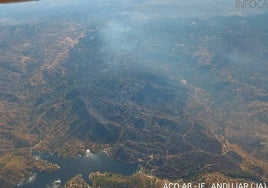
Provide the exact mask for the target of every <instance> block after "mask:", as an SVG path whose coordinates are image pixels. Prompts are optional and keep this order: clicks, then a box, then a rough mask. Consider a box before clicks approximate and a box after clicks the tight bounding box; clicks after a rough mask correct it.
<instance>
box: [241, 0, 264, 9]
mask: <svg viewBox="0 0 268 188" xmlns="http://www.w3.org/2000/svg"><path fill="white" fill-rule="evenodd" d="M236 8H242V9H246V8H268V0H236Z"/></svg>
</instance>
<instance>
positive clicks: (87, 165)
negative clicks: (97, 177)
mask: <svg viewBox="0 0 268 188" xmlns="http://www.w3.org/2000/svg"><path fill="white" fill-rule="evenodd" d="M41 158H42V159H45V160H47V161H49V162H52V163H54V164H58V165H59V166H60V169H59V170H56V171H53V172H51V173H48V172H41V173H36V174H35V175H33V176H32V177H30V178H29V180H28V181H27V183H25V184H23V185H21V186H19V187H20V188H37V187H38V188H57V187H60V186H62V185H64V183H65V182H66V181H68V180H69V179H70V178H72V177H74V176H75V175H77V174H82V175H83V178H84V180H85V181H86V182H87V183H90V180H89V178H88V175H89V174H90V173H92V172H96V171H100V172H112V173H116V174H121V175H130V174H133V173H135V172H136V171H137V169H138V165H137V164H131V163H124V162H121V161H118V160H114V159H112V158H110V157H109V156H107V155H106V154H105V153H103V152H100V153H96V154H92V153H90V152H87V153H86V155H85V156H82V157H75V158H62V157H59V156H58V155H49V154H42V155H41Z"/></svg>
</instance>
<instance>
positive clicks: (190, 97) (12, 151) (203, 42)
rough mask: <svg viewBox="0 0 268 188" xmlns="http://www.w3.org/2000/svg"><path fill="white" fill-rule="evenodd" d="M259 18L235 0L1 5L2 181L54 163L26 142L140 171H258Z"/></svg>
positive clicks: (185, 174)
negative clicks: (102, 155) (105, 157)
mask: <svg viewBox="0 0 268 188" xmlns="http://www.w3.org/2000/svg"><path fill="white" fill-rule="evenodd" d="M267 18H268V14H267V9H265V8H262V9H257V8H252V9H249V8H248V9H241V8H237V7H236V1H234V0H227V1H224V2H221V1H218V0H214V1H212V0H204V1H202V2H200V1H197V0H191V1H175V0H174V1H172V0H168V1H160V0H159V1H149V0H133V1H125V0H124V1H123V0H122V1H116V0H114V1H110V0H109V1H108V0H105V1H104V0H101V1H86V0H82V1H71V0H70V1H63V0H57V1H52V0H43V1H42V0H41V1H38V2H27V3H19V4H6V5H0V49H1V50H0V135H1V136H0V183H1V185H4V186H6V187H12V186H13V185H16V184H18V183H19V182H21V181H22V180H23V179H25V178H27V177H28V176H29V175H31V174H33V173H35V172H39V171H51V170H54V169H57V166H56V165H55V164H51V163H48V162H47V161H45V160H36V159H35V158H34V157H33V153H36V152H50V153H56V152H57V153H58V154H59V155H61V156H64V157H70V156H77V155H78V154H82V155H84V154H85V152H86V150H87V149H88V148H89V149H90V150H91V151H93V152H98V151H103V150H105V151H106V152H108V154H109V155H110V156H111V157H112V158H115V159H119V160H122V161H126V162H134V163H139V165H140V166H141V171H142V174H144V177H147V176H148V175H153V176H155V178H160V179H169V180H170V181H175V180H178V179H184V180H186V181H198V180H200V179H202V178H204V179H206V177H211V176H212V177H214V178H216V179H217V178H219V177H221V178H226V179H228V178H234V179H235V178H237V179H242V180H244V181H258V182H267V180H268V171H267V170H268V159H267V156H268V136H267V135H268V127H267V126H268V116H267V114H268V108H267V106H268V101H267V100H268V92H267V91H268V77H267V75H268V66H267V59H268V50H267V48H268V43H267V41H268V40H267V38H268V36H267V31H268V25H267V24H265V23H266V20H267ZM91 177H92V178H95V179H94V180H96V185H102V184H101V183H103V181H105V178H104V180H103V179H101V178H100V177H106V176H99V174H98V173H97V174H93V175H91ZM110 177H116V176H110ZM133 177H134V178H136V175H134V176H133ZM133 177H128V178H129V179H130V180H131V178H133ZM144 177H143V178H144ZM80 178H81V177H80ZM80 178H79V177H76V179H74V180H75V181H78V182H80V183H81V182H83V181H82V180H81V179H80ZM98 178H100V179H101V180H100V179H98ZM116 178H118V179H119V180H122V179H123V180H125V179H124V177H123V178H122V177H116ZM116 178H114V179H116ZM120 178H121V179H120ZM126 179H127V178H126ZM94 180H93V182H94ZM97 180H99V181H97ZM108 180H109V181H110V179H109V178H107V181H108ZM83 183H84V182H83ZM98 183H99V184H98ZM128 185H129V184H128Z"/></svg>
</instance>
